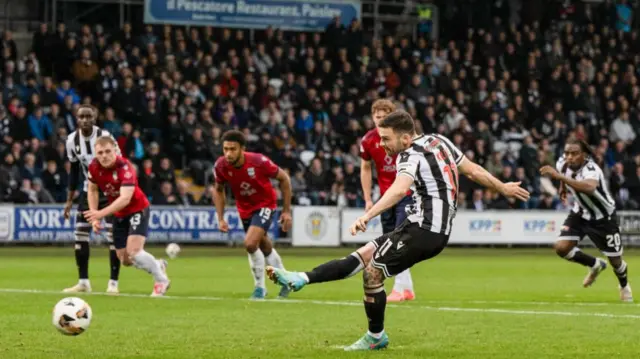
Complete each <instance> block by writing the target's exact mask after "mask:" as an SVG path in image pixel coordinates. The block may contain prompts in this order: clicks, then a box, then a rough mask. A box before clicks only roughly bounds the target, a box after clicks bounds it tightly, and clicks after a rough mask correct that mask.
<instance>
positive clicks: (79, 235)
mask: <svg viewBox="0 0 640 359" xmlns="http://www.w3.org/2000/svg"><path fill="white" fill-rule="evenodd" d="M83 203H84V204H83ZM86 209H88V206H87V205H86V195H84V194H83V195H82V196H81V197H80V205H79V206H78V211H77V214H76V226H75V230H74V232H73V235H74V237H75V257H76V265H77V267H78V284H76V285H74V286H73V287H70V288H66V289H64V292H65V293H78V292H91V283H90V282H89V254H90V249H89V237H90V236H91V225H90V224H89V223H87V220H86V219H85V218H84V216H83V215H82V211H83V210H86Z"/></svg>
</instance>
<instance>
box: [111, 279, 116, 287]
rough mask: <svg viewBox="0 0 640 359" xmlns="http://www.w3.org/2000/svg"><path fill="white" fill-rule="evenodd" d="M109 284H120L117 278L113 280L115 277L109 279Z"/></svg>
mask: <svg viewBox="0 0 640 359" xmlns="http://www.w3.org/2000/svg"><path fill="white" fill-rule="evenodd" d="M109 285H110V286H114V287H117V286H118V281H117V280H113V279H109Z"/></svg>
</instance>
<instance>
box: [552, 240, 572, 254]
mask: <svg viewBox="0 0 640 359" xmlns="http://www.w3.org/2000/svg"><path fill="white" fill-rule="evenodd" d="M575 246H576V245H575V243H573V242H571V241H557V242H556V243H554V244H553V249H554V250H555V251H556V254H557V255H558V256H560V257H563V258H564V257H566V256H567V255H568V254H569V253H570V252H571V250H572V249H573V248H574V247H575Z"/></svg>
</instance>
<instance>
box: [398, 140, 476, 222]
mask: <svg viewBox="0 0 640 359" xmlns="http://www.w3.org/2000/svg"><path fill="white" fill-rule="evenodd" d="M463 159H464V155H463V154H462V152H461V151H460V150H459V149H458V148H456V147H455V146H454V145H453V143H451V141H449V139H447V138H446V137H444V136H441V135H438V134H431V135H421V136H419V137H416V138H415V139H414V140H413V143H412V144H411V147H409V148H408V149H406V150H405V151H403V152H401V153H400V154H399V155H398V158H397V159H396V167H397V172H398V175H408V176H411V177H412V178H413V180H414V181H413V184H412V185H411V190H412V191H413V201H414V205H413V206H412V208H410V209H409V210H408V211H407V219H408V220H409V222H412V223H418V224H420V226H421V227H422V228H423V229H426V230H429V231H431V232H435V233H440V234H446V235H448V234H450V233H451V228H452V223H453V218H454V217H455V214H456V210H457V202H458V165H459V164H460V163H461V162H462V160H463Z"/></svg>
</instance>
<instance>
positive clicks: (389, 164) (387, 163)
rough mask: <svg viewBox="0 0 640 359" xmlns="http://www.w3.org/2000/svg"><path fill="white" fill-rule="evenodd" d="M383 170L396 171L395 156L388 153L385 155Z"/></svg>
mask: <svg viewBox="0 0 640 359" xmlns="http://www.w3.org/2000/svg"><path fill="white" fill-rule="evenodd" d="M382 171H383V172H395V171H396V164H395V163H394V160H393V157H391V156H389V155H386V156H384V166H383V167H382Z"/></svg>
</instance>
